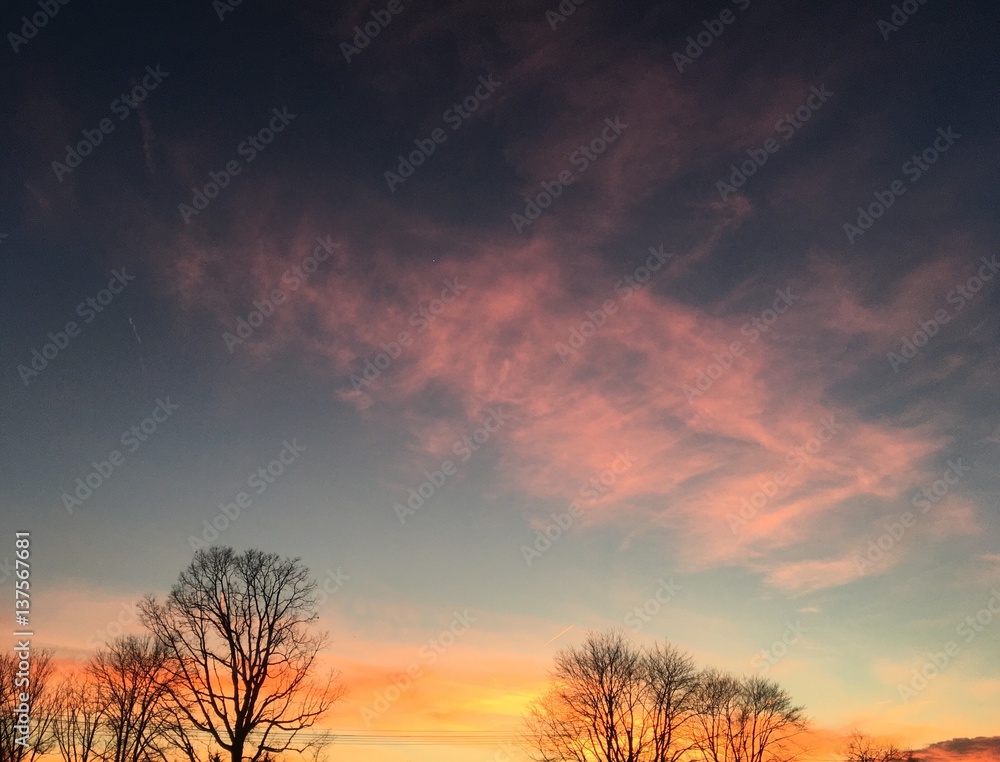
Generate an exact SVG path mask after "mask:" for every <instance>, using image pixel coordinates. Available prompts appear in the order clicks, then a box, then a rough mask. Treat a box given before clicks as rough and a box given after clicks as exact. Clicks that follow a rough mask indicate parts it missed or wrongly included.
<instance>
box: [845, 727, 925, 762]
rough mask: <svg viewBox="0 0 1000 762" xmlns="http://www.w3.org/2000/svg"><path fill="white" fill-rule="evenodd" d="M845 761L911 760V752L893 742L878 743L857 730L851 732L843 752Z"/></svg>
mask: <svg viewBox="0 0 1000 762" xmlns="http://www.w3.org/2000/svg"><path fill="white" fill-rule="evenodd" d="M844 753H845V755H846V756H847V762H913V760H914V756H913V752H912V751H910V750H908V749H900V748H899V747H898V746H896V745H895V744H878V743H875V742H874V741H873V740H872V739H871V738H870V737H869V736H866V735H864V734H863V733H861V732H860V731H858V730H855V731H854V732H853V733H852V734H851V740H850V741H849V742H848V744H847V749H846V751H845V752H844Z"/></svg>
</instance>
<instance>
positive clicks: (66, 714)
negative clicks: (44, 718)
mask: <svg viewBox="0 0 1000 762" xmlns="http://www.w3.org/2000/svg"><path fill="white" fill-rule="evenodd" d="M103 720H104V706H103V705H102V704H101V699H100V698H99V696H98V693H97V686H96V685H95V684H94V683H93V682H91V681H89V680H86V679H81V678H80V676H79V675H75V674H73V675H69V676H68V677H66V678H64V679H63V681H62V682H61V683H60V684H59V686H58V687H57V688H56V690H55V701H54V717H53V720H52V736H53V738H54V739H55V742H56V747H57V748H58V750H59V754H60V755H61V756H62V758H63V760H64V761H65V762H94V760H103V759H105V758H106V757H107V752H108V744H107V736H106V735H105V734H103V733H101V726H102V724H103Z"/></svg>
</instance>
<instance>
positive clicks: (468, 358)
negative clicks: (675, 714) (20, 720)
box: [0, 0, 1000, 762]
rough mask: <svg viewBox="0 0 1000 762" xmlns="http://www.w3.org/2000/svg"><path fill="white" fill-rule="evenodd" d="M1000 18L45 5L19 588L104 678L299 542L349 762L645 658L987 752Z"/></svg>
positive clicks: (520, 6) (6, 462) (493, 756)
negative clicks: (610, 642) (260, 561)
mask: <svg viewBox="0 0 1000 762" xmlns="http://www.w3.org/2000/svg"><path fill="white" fill-rule="evenodd" d="M498 6H501V7H498ZM996 15H997V10H996V8H995V7H992V6H990V7H988V4H978V5H977V4H969V5H967V6H960V7H956V6H954V5H953V4H946V3H944V2H942V1H941V0H926V2H918V1H917V0H908V1H907V2H904V3H901V4H896V5H892V4H890V3H887V2H876V3H873V4H868V5H864V4H854V5H853V6H848V7H841V6H840V5H838V4H815V3H806V2H790V3H782V4H773V3H772V4H769V3H764V2H762V1H761V0H732V1H730V0H720V1H719V2H713V3H699V4H684V3H667V2H664V3H653V2H629V3H620V4H618V3H608V2H601V0H573V1H572V2H570V0H564V1H563V2H562V3H561V4H559V3H556V2H536V1H535V0H520V1H519V2H516V3H510V4H495V3H485V2H482V0H475V1H469V2H453V3H441V2H417V1H414V2H404V0H390V1H389V2H381V0H376V2H374V3H358V2H345V3H323V2H318V1H316V0H301V1H300V2H296V3H283V2H273V1H268V0H246V1H245V2H241V3H231V2H226V1H225V0H218V1H217V2H214V3H213V2H210V1H209V0H195V1H194V2H190V3H181V4H161V5H153V6H148V5H136V4H132V3H117V2H98V3H85V2H83V1H82V0H69V2H65V3H63V2H62V0H59V1H58V2H56V1H55V0H49V2H45V0H42V2H35V3H32V2H28V1H26V0H17V1H16V2H9V3H5V4H4V6H3V12H2V15H0V20H2V31H3V33H4V35H5V40H6V50H4V51H2V52H0V58H3V59H4V61H3V67H4V72H5V74H4V77H3V84H2V85H0V88H2V92H3V102H4V104H5V108H4V109H3V111H2V114H0V124H2V130H3V135H4V136H5V137H4V147H5V150H4V153H3V162H4V168H3V170H4V171H3V172H2V173H0V185H2V188H3V193H2V198H0V254H2V257H0V259H2V262H3V268H4V277H3V278H2V285H0V288H2V295H3V304H4V314H5V326H4V331H3V333H2V339H0V353H2V357H3V363H2V365H3V369H4V373H5V375H4V379H3V385H4V386H3V393H2V399H3V405H2V413H0V415H2V432H3V435H2V441H0V448H2V450H0V455H2V457H0V469H2V471H0V495H2V499H3V504H4V506H5V509H4V514H3V515H4V520H3V525H4V536H5V539H4V541H3V542H4V544H5V547H4V549H0V559H2V560H3V567H2V568H3V571H2V572H0V576H2V581H0V589H2V590H3V591H4V592H3V596H4V600H8V601H9V600H12V599H13V595H14V593H13V579H14V577H13V570H12V565H13V558H14V532H15V531H30V536H31V559H32V561H31V563H32V566H31V569H32V571H31V574H32V577H31V578H32V580H33V583H32V584H33V587H32V591H33V598H32V606H33V608H32V617H33V621H32V626H33V628H34V633H35V635H34V645H35V647H37V648H42V647H49V648H53V649H55V650H56V652H57V655H58V657H59V659H60V660H61V662H62V663H63V664H64V665H72V664H74V663H77V660H79V659H82V658H85V657H86V656H87V655H88V654H89V653H92V651H93V649H94V648H96V647H97V646H99V645H100V644H101V643H102V642H103V640H104V639H105V638H106V637H113V636H115V635H117V634H120V633H121V632H136V631H139V629H140V628H139V625H138V623H137V620H136V615H135V609H134V604H135V602H136V601H137V600H138V599H139V598H140V597H141V596H143V595H145V594H147V593H156V594H159V595H162V594H163V593H164V592H165V591H167V590H169V588H170V585H171V584H172V583H173V582H174V581H175V580H176V578H177V575H178V574H179V573H180V571H181V570H182V569H183V568H185V567H186V566H187V564H188V563H189V562H190V560H191V557H192V554H193V551H194V550H195V549H196V548H198V547H205V546H208V545H211V544H222V545H231V546H233V547H235V548H237V549H245V548H252V547H255V548H261V549H263V550H266V551H269V552H275V553H279V554H281V555H283V556H292V557H300V558H301V559H302V561H303V563H304V564H305V565H307V566H308V567H309V568H310V569H311V570H312V571H313V572H314V574H315V575H316V577H317V579H318V581H319V583H320V589H321V590H322V591H323V592H322V593H321V596H320V598H321V604H320V606H319V609H318V613H319V618H320V622H319V625H320V626H321V627H322V628H323V629H325V630H327V631H329V633H330V637H331V646H330V648H329V650H328V652H327V653H326V654H325V655H324V658H325V659H326V660H327V662H328V664H329V665H330V666H331V667H335V668H337V669H339V670H340V671H341V673H342V680H343V682H344V684H345V685H346V686H347V688H348V694H347V696H346V698H345V699H344V700H343V701H342V702H340V703H339V704H338V705H337V707H336V708H335V710H334V711H333V712H332V714H331V716H330V718H329V720H328V727H330V728H332V729H334V730H335V731H336V732H338V733H340V734H342V735H343V736H345V737H347V736H350V737H351V738H353V739H354V741H371V743H369V744H368V745H358V744H357V743H350V744H348V743H343V744H341V745H340V746H334V747H333V748H332V758H333V759H343V760H346V761H348V762H350V760H362V759H364V760H375V761H376V762H410V761H412V762H420V761H422V760H441V761H443V762H452V761H454V762H458V761H459V760H471V761H472V762H478V761H479V760H482V762H486V761H487V760H499V759H503V758H505V755H507V754H508V752H507V751H506V747H505V745H504V739H505V738H506V737H507V736H509V735H510V734H511V733H513V732H515V731H516V730H517V729H518V728H519V727H520V717H521V714H522V713H523V711H524V710H525V708H526V707H527V705H528V703H529V702H530V701H531V700H532V699H533V698H534V697H536V696H537V695H539V693H540V692H542V691H543V690H544V689H545V686H546V685H547V680H548V671H549V670H550V669H551V667H552V663H553V662H552V660H553V657H554V655H555V653H556V652H557V650H558V649H560V648H566V647H571V646H574V645H579V644H580V643H582V642H583V639H584V638H585V637H586V634H587V632H589V631H605V630H608V629H610V628H614V627H618V628H621V629H623V630H624V631H625V632H627V633H628V634H629V636H630V637H631V638H633V639H634V641H635V642H636V643H637V644H651V643H653V642H656V641H662V640H663V639H666V640H669V641H670V642H671V643H674V644H675V645H677V646H678V647H680V648H682V649H684V650H685V651H687V652H689V653H691V654H692V655H693V656H694V657H695V659H696V660H697V661H698V663H699V664H700V665H703V666H713V667H719V668H723V669H728V670H732V671H733V672H735V673H738V674H763V675H765V676H767V677H769V678H773V679H775V680H777V681H779V682H780V683H781V685H782V686H784V687H785V688H786V689H787V690H788V691H789V692H790V694H791V695H792V696H793V698H794V699H795V700H796V701H798V702H800V703H801V704H803V705H804V706H805V707H806V710H807V714H808V716H809V717H810V719H811V721H812V726H813V730H812V731H811V733H810V735H809V737H808V739H807V741H808V747H809V749H810V754H811V757H807V758H812V759H816V760H825V759H833V758H836V756H837V755H836V753H837V750H838V749H840V748H842V746H843V739H844V738H845V737H846V736H847V734H848V733H849V732H850V731H851V730H852V729H853V728H855V727H856V728H859V729H861V730H862V731H864V732H866V733H870V734H872V735H874V736H877V737H879V738H885V739H888V740H892V741H895V742H897V743H899V744H901V745H907V746H911V747H914V748H924V747H928V746H929V745H931V744H937V745H936V746H934V747H932V748H931V749H930V750H928V752H927V754H928V758H932V759H934V760H948V759H953V758H958V756H961V758H963V759H979V758H982V759H993V758H995V757H991V756H989V754H990V753H991V752H990V750H991V749H993V752H992V753H993V754H997V753H998V752H997V751H996V750H997V743H996V741H995V740H991V739H994V737H996V736H997V735H1000V731H998V728H997V726H996V716H997V709H998V707H1000V671H998V663H997V660H996V653H997V647H998V645H1000V622H998V621H997V619H998V618H1000V616H998V615H1000V552H998V547H1000V546H998V541H1000V515H998V510H997V501H998V496H1000V470H998V469H997V461H998V456H1000V405H998V403H997V397H996V378H997V373H998V371H1000V352H998V346H997V338H998V333H1000V329H998V324H997V314H998V304H1000V299H998V297H997V282H998V281H1000V278H998V277H997V275H998V272H1000V261H998V256H1000V246H998V232H1000V225H998V222H997V217H996V214H995V203H996V198H997V195H998V191H1000V183H998V179H997V174H996V166H997V158H998V152H997V149H996V146H997V125H998V124H1000V121H998V105H997V99H996V92H997V84H998V70H997V62H996V55H995V53H996V50H995V41H994V29H995V26H996V22H997V18H996ZM32 19H34V21H33V20H32ZM37 22H43V23H37ZM407 675H409V676H410V678H412V679H410V678H408V677H407ZM404 731H405V732H410V733H412V732H422V733H431V734H437V735H436V736H435V737H434V738H432V739H430V740H433V741H434V742H435V743H445V742H447V744H450V745H443V746H441V745H437V746H434V745H428V744H413V745H398V744H395V745H390V744H389V743H387V742H385V741H384V738H385V737H386V736H393V735H398V734H399V733H400V732H404ZM373 736H377V738H374V739H373V738H372V737H373ZM980 737H981V738H980ZM973 738H980V740H979V741H976V742H973V741H969V740H965V741H962V740H959V741H953V740H952V739H973ZM397 740H399V739H397ZM473 740H474V741H477V744H476V745H470V746H460V745H455V744H458V743H459V742H460V741H466V742H471V741H473ZM977 755H978V756H977ZM510 758H512V759H517V758H518V757H517V756H516V755H515V754H514V753H513V752H511V753H510Z"/></svg>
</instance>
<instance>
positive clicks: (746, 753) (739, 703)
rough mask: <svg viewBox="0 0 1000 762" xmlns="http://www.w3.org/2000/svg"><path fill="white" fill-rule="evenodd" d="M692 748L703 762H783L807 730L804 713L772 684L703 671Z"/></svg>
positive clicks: (760, 680)
mask: <svg viewBox="0 0 1000 762" xmlns="http://www.w3.org/2000/svg"><path fill="white" fill-rule="evenodd" d="M694 716H695V726H696V728H697V730H696V731H695V741H694V746H695V747H696V748H697V749H698V751H699V752H700V755H701V757H702V758H703V759H704V760H706V761H707V762H787V760H791V759H794V758H795V756H796V754H797V753H798V751H799V750H798V749H797V748H796V747H795V746H794V739H795V737H796V736H797V735H799V734H800V733H802V732H803V731H804V730H805V729H806V719H805V715H804V713H803V709H802V707H800V706H795V705H794V704H793V703H792V699H791V697H790V696H789V695H788V693H787V692H786V691H785V690H784V689H783V688H782V687H781V686H780V685H778V683H776V682H774V681H773V680H767V679H765V678H763V677H761V676H759V675H752V676H750V677H743V678H737V677H734V676H733V675H730V674H727V673H724V672H720V671H718V670H706V671H705V672H704V673H702V675H701V678H700V686H699V699H698V706H697V711H696V713H695V715H694Z"/></svg>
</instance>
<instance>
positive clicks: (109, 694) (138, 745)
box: [87, 635, 171, 762]
mask: <svg viewBox="0 0 1000 762" xmlns="http://www.w3.org/2000/svg"><path fill="white" fill-rule="evenodd" d="M167 658H168V653H167V650H166V648H165V647H164V646H163V645H162V644H160V643H157V642H156V641H154V640H153V639H152V638H151V637H149V636H148V635H147V636H144V637H140V636H138V635H124V636H122V637H119V638H116V639H115V640H113V641H111V642H110V643H108V644H107V645H106V646H105V647H104V648H102V649H101V650H99V651H98V652H97V653H96V654H95V655H94V657H93V658H92V659H91V661H90V663H89V664H88V665H87V673H88V674H89V676H90V677H91V679H92V681H93V684H94V685H95V686H96V690H97V699H98V703H99V705H100V706H101V707H102V709H103V713H102V720H103V723H102V724H103V729H104V731H105V732H106V733H107V736H108V741H109V744H108V748H107V753H106V754H105V755H104V758H105V760H106V762H143V760H147V759H150V758H155V757H164V756H165V751H166V746H167V740H168V739H167V737H166V730H167V727H168V723H169V722H170V719H171V714H170V709H169V707H168V705H167V701H168V698H169V693H168V690H169V680H170V674H169V672H168V670H167Z"/></svg>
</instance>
